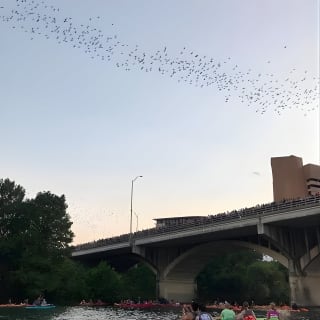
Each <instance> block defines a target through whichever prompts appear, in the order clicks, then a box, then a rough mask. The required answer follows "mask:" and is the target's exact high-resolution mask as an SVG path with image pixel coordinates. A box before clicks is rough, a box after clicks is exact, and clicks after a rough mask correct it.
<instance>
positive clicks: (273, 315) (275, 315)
mask: <svg viewBox="0 0 320 320" xmlns="http://www.w3.org/2000/svg"><path fill="white" fill-rule="evenodd" d="M266 319H267V320H269V319H271V320H279V319H281V317H280V313H279V311H278V310H277V309H276V304H275V303H274V302H271V303H270V309H269V310H268V312H267V317H266Z"/></svg>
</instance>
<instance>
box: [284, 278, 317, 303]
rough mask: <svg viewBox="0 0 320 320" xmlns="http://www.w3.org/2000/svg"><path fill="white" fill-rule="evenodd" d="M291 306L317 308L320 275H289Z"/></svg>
mask: <svg viewBox="0 0 320 320" xmlns="http://www.w3.org/2000/svg"><path fill="white" fill-rule="evenodd" d="M289 285H290V292H291V304H292V303H293V302H295V303H296V304H297V305H299V306H319V305H320V296H319V295H318V294H316V293H317V292H318V290H319V288H320V275H308V276H304V275H289Z"/></svg>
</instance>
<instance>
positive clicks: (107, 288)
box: [87, 262, 122, 302]
mask: <svg viewBox="0 0 320 320" xmlns="http://www.w3.org/2000/svg"><path fill="white" fill-rule="evenodd" d="M87 288H88V293H89V296H87V298H91V299H92V300H98V299H100V300H102V301H108V302H115V301H118V300H119V298H120V296H121V291H122V290H121V288H122V286H121V281H120V276H119V274H117V273H116V272H115V271H114V270H113V269H112V268H111V267H110V266H109V265H108V264H107V263H106V262H101V263H99V265H98V266H97V267H95V268H91V269H89V270H88V273H87Z"/></svg>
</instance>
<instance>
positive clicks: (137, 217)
mask: <svg viewBox="0 0 320 320" xmlns="http://www.w3.org/2000/svg"><path fill="white" fill-rule="evenodd" d="M133 213H134V215H135V216H136V219H137V226H136V231H138V226H139V216H138V214H137V213H136V212H133Z"/></svg>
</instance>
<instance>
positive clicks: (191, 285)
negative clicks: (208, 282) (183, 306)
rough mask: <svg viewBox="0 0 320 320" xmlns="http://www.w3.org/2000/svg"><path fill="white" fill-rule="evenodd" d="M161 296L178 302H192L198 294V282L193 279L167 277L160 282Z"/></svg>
mask: <svg viewBox="0 0 320 320" xmlns="http://www.w3.org/2000/svg"><path fill="white" fill-rule="evenodd" d="M158 290H159V297H162V298H165V299H167V300H169V301H170V300H174V301H178V302H191V301H192V299H194V298H195V297H196V294H197V284H196V282H195V281H194V280H193V279H184V280H174V279H165V280H163V279H162V280H159V282H158Z"/></svg>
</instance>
